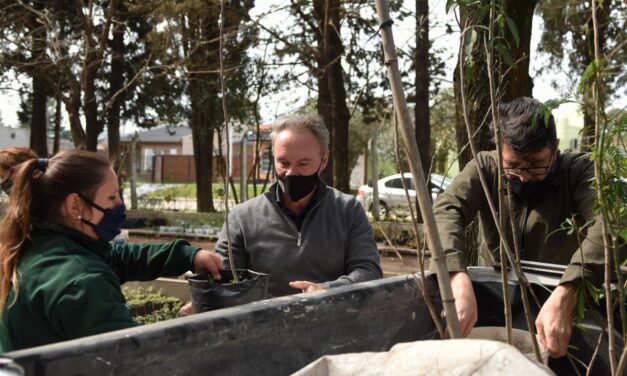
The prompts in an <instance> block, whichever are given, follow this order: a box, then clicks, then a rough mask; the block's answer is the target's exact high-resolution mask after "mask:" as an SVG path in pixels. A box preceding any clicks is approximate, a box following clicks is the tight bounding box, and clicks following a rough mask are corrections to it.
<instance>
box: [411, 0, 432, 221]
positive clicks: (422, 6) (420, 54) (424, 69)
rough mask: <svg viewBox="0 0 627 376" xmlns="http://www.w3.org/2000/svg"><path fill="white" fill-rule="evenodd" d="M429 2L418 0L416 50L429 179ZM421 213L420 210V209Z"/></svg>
mask: <svg viewBox="0 0 627 376" xmlns="http://www.w3.org/2000/svg"><path fill="white" fill-rule="evenodd" d="M428 17H429V3H428V2H427V0H416V52H415V57H414V66H415V69H416V77H415V81H414V84H415V87H416V106H415V107H414V116H415V119H416V131H415V133H416V134H415V136H416V144H417V145H418V150H419V151H420V161H421V162H422V166H423V168H424V172H425V179H426V180H427V181H428V179H429V171H430V170H431V153H430V150H431V148H430V139H431V123H430V119H429V85H430V82H431V80H430V77H429V46H430V43H429V18H428ZM418 213H420V211H418Z"/></svg>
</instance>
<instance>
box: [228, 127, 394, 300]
mask: <svg viewBox="0 0 627 376" xmlns="http://www.w3.org/2000/svg"><path fill="white" fill-rule="evenodd" d="M273 130H274V132H273V138H272V142H273V150H274V166H275V170H276V176H277V182H276V183H274V184H273V185H271V186H270V188H269V190H268V191H267V192H266V193H264V194H262V195H260V196H258V197H256V198H254V199H252V200H249V201H247V202H245V203H242V204H240V205H238V206H236V207H235V208H234V209H233V211H232V212H231V213H230V215H229V232H230V239H231V247H232V251H233V258H234V260H233V261H234V262H235V266H236V268H238V269H239V268H247V269H251V270H254V271H257V272H263V273H268V274H270V282H269V287H268V294H269V295H270V296H282V295H288V294H293V293H297V292H309V291H315V290H319V289H326V288H331V287H335V286H343V285H346V284H349V283H355V282H362V281H368V280H372V279H377V278H381V277H382V272H381V266H380V258H379V253H378V251H377V247H376V244H375V242H374V237H373V234H372V228H371V227H370V224H369V223H368V220H367V218H366V214H365V213H364V211H363V209H362V207H361V206H360V205H359V203H358V202H357V201H356V200H355V198H354V197H353V196H350V195H347V194H344V193H342V192H340V191H338V190H336V189H334V188H331V187H329V186H327V185H325V184H324V182H323V181H322V180H321V179H320V177H319V175H318V174H319V173H320V172H321V171H323V170H324V168H325V167H326V166H327V163H328V161H329V132H328V130H327V128H326V127H325V125H324V123H323V122H322V120H321V119H320V118H319V117H316V116H297V117H292V118H289V119H286V120H283V121H281V122H279V123H278V124H276V125H275V126H274V129H273ZM216 251H217V252H218V253H219V254H220V255H222V256H223V257H224V258H228V251H227V235H226V226H223V227H222V231H221V233H220V237H219V239H218V242H217V244H216ZM225 265H227V262H226V260H225Z"/></svg>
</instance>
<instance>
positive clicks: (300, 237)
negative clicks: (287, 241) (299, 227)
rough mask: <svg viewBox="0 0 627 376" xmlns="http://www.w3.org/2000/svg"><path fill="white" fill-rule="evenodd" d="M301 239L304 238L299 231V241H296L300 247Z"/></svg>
mask: <svg viewBox="0 0 627 376" xmlns="http://www.w3.org/2000/svg"><path fill="white" fill-rule="evenodd" d="M301 239H302V236H301V233H300V231H299V232H298V242H297V243H296V245H297V246H299V247H300V241H301Z"/></svg>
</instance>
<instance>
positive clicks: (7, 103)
mask: <svg viewBox="0 0 627 376" xmlns="http://www.w3.org/2000/svg"><path fill="white" fill-rule="evenodd" d="M273 3H274V4H277V3H278V4H281V2H280V1H277V0H273V1H269V0H264V1H257V4H258V6H257V7H256V8H255V9H253V11H252V17H253V19H255V18H257V17H259V15H261V14H264V13H265V12H267V10H268V9H269V8H270V7H272V4H273ZM445 4H446V1H445V0H436V1H430V2H429V6H430V12H431V14H430V22H431V26H432V28H431V29H430V31H429V33H430V38H432V39H433V46H434V48H436V49H437V48H445V50H446V51H447V52H446V55H447V56H450V58H449V59H447V60H446V77H443V78H442V79H443V81H444V82H443V84H442V87H446V86H452V80H453V70H454V67H455V63H456V58H457V49H458V46H459V32H458V28H457V24H456V22H455V20H454V16H453V14H452V12H451V13H449V14H447V13H446V12H445V9H444V8H445ZM405 6H406V7H407V9H408V10H411V11H412V12H413V10H414V6H415V1H414V0H406V1H405ZM284 17H285V14H284V13H283V14H282V13H280V12H279V13H274V14H272V15H268V16H265V17H264V18H263V20H262V22H263V24H264V25H266V26H269V27H280V26H277V25H280V24H281V22H282V20H283V19H284ZM447 23H448V24H449V25H450V26H451V27H452V28H453V30H454V32H453V33H451V34H447V33H446V32H445V24H447ZM541 28H542V19H541V18H540V17H534V20H533V30H532V36H531V67H530V74H531V76H532V77H533V78H534V89H533V96H534V97H535V98H537V99H539V100H541V101H546V100H548V99H553V98H557V97H560V96H561V95H567V93H568V91H569V87H568V86H572V83H570V84H569V79H568V77H567V75H566V74H562V75H557V76H556V74H554V73H552V74H551V73H545V74H542V75H540V74H537V73H536V72H537V70H538V68H540V66H541V64H542V59H541V57H538V55H537V53H536V52H535V51H536V46H537V45H538V43H539V40H540V34H541ZM414 30H415V21H414V19H413V18H408V19H406V20H405V21H403V22H396V23H395V24H394V26H393V32H394V39H395V42H396V45H397V47H398V48H403V47H406V46H407V44H413V39H414ZM376 40H378V38H375V39H373V40H372V42H374V41H376ZM372 42H371V43H372ZM554 78H557V79H558V80H559V81H560V82H563V83H566V84H567V85H566V87H564V88H563V90H562V93H560V92H557V91H556V90H555V89H554V88H553V87H552V86H551V80H552V79H554ZM6 85H7V84H5V86H3V87H0V103H1V105H0V114H1V119H2V123H3V124H4V125H7V126H13V127H15V126H17V125H18V120H17V113H16V112H17V110H18V108H19V103H20V100H19V96H18V95H17V92H16V91H15V90H11V88H10V87H7V86H6ZM8 85H9V86H11V85H12V86H14V87H13V89H15V88H16V86H17V85H18V81H17V79H14V80H13V82H12V83H9V84H8ZM306 97H307V92H306V90H304V89H302V88H301V89H296V90H295V91H284V92H282V93H279V94H277V95H273V96H269V97H266V98H264V100H263V102H262V103H261V115H262V118H263V120H264V121H266V122H271V121H274V120H275V119H276V118H277V117H280V116H282V115H286V114H288V113H290V112H291V111H293V110H294V109H296V108H298V107H300V106H302V105H303V104H304V102H305V101H306ZM625 102H627V101H625ZM625 104H627V103H625ZM134 129H135V127H134V126H132V125H130V124H127V125H125V126H123V129H122V132H123V133H126V132H131V131H134Z"/></svg>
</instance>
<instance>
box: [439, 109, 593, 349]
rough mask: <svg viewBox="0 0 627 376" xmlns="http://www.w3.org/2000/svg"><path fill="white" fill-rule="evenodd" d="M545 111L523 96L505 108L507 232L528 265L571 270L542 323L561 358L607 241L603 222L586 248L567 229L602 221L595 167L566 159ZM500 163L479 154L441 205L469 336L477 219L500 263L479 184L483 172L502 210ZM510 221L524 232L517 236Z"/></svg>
mask: <svg viewBox="0 0 627 376" xmlns="http://www.w3.org/2000/svg"><path fill="white" fill-rule="evenodd" d="M541 107H542V104H541V103H540V102H539V101H537V100H535V99H531V98H525V97H523V98H518V99H516V100H514V101H512V102H510V103H506V104H503V105H502V106H501V107H500V108H499V112H500V119H499V127H500V131H501V145H502V162H503V171H504V175H505V176H504V178H505V179H506V182H507V183H508V184H509V192H511V193H512V197H511V207H509V206H510V205H509V204H508V199H507V197H506V199H505V202H506V206H507V207H506V208H505V209H504V210H503V213H504V214H505V216H506V222H505V223H507V226H505V228H503V231H504V233H505V236H506V238H507V239H506V241H507V242H508V244H510V248H511V249H512V250H514V249H515V248H514V243H513V239H517V240H518V246H519V249H520V251H521V258H522V259H526V260H532V261H539V262H549V263H560V264H567V265H568V266H567V268H566V271H565V273H564V275H563V277H562V279H561V281H560V285H559V286H558V287H557V288H556V289H555V290H554V291H553V293H552V294H551V295H550V297H549V298H548V299H547V301H546V302H545V303H544V305H543V306H542V308H541V310H540V312H539V314H538V317H537V320H536V328H537V330H538V337H539V340H540V342H541V343H542V344H543V345H544V346H545V347H546V348H547V349H548V350H549V352H550V354H551V355H552V356H553V357H561V356H564V355H565V354H566V350H567V346H568V342H569V340H570V336H571V330H572V316H573V310H574V308H575V305H576V296H575V286H576V284H577V283H578V282H579V281H580V280H581V279H582V278H590V279H594V277H595V274H594V273H593V271H594V270H598V269H602V267H603V263H604V260H603V248H602V244H603V242H602V238H601V229H600V221H596V222H595V223H594V224H592V225H591V226H590V227H588V230H587V236H586V238H585V239H584V240H583V242H581V244H579V241H580V240H578V236H577V234H576V233H574V232H567V231H564V230H561V231H560V225H561V224H562V223H563V222H564V221H566V220H567V219H571V218H574V221H575V222H576V223H577V225H578V227H579V228H584V227H586V226H585V225H590V224H591V223H592V222H594V219H595V215H594V202H595V192H594V191H593V189H592V186H591V182H592V180H593V179H594V169H593V164H592V162H590V160H588V159H587V158H586V157H585V156H584V155H581V154H571V153H565V154H560V152H559V150H558V146H559V140H558V139H557V137H556V131H555V122H554V119H553V117H552V116H550V118H546V119H548V124H545V122H544V120H545V116H544V113H543V111H541ZM534 118H535V120H534ZM497 157H498V156H497V152H496V151H491V152H481V153H479V154H478V155H477V158H476V159H473V160H472V161H470V162H469V163H468V164H467V165H466V166H465V167H464V169H463V171H461V172H460V173H459V175H458V176H457V177H456V178H455V179H454V180H453V183H452V184H451V185H450V186H449V187H448V189H447V190H446V191H445V192H444V193H443V194H442V195H440V197H439V198H438V200H437V201H436V203H435V205H434V212H435V217H436V221H437V223H438V230H439V233H440V237H441V238H442V245H443V249H444V251H445V253H446V256H447V264H448V268H449V271H450V272H451V284H452V287H453V294H454V297H455V305H456V307H457V311H458V315H459V319H460V325H461V328H462V332H463V334H464V335H467V334H468V333H469V332H470V330H471V329H472V328H473V326H474V324H475V323H476V321H477V302H476V298H475V295H474V291H473V288H472V284H471V282H470V279H469V278H468V274H467V273H466V261H465V260H466V256H465V250H464V229H465V228H466V226H467V225H468V224H469V223H470V222H471V221H472V220H473V219H474V218H475V216H477V215H479V224H480V232H481V236H480V242H481V244H480V259H481V261H483V262H482V263H485V262H486V261H487V263H488V264H498V263H499V261H498V260H499V246H500V245H499V241H500V238H499V235H498V233H497V230H496V227H495V225H494V221H493V219H492V218H493V217H492V214H491V213H490V209H489V206H488V202H487V200H486V197H485V193H484V191H483V188H482V186H481V182H480V179H479V170H481V173H482V174H483V175H484V177H485V180H486V182H487V185H488V189H489V191H490V195H491V198H492V200H493V202H494V203H495V206H496V205H498V182H499V179H501V177H500V176H499V175H498V158H497ZM503 187H505V184H504V185H503ZM506 194H507V191H506ZM497 210H498V209H497ZM510 216H511V217H512V219H513V222H514V223H515V226H516V233H515V236H514V234H513V233H512V226H511V225H510V218H509V217H510Z"/></svg>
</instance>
